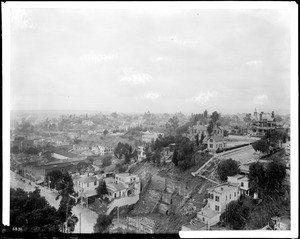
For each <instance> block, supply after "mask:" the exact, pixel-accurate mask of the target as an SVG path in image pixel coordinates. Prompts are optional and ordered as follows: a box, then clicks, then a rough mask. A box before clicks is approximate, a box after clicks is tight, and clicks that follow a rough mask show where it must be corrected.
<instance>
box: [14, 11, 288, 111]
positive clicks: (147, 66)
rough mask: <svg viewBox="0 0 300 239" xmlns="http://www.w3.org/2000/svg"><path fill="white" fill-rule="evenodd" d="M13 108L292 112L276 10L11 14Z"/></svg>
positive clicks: (283, 22)
mask: <svg viewBox="0 0 300 239" xmlns="http://www.w3.org/2000/svg"><path fill="white" fill-rule="evenodd" d="M11 16H12V17H11V109H25V110H31V109H38V110H41V109H46V110H49V109H50V110H52V109H53V110H99V111H107V110H109V111H117V112H145V111H147V110H150V111H151V112H154V113H156V112H170V113H172V112H178V111H181V112H184V113H192V112H194V113H199V112H202V111H203V110H204V109H208V111H209V112H211V111H212V110H217V111H219V112H223V113H235V112H240V113H242V112H253V110H254V108H257V109H258V110H262V111H268V110H272V109H274V110H289V108H290V53H291V50H290V23H289V16H288V15H287V13H286V12H285V11H278V10H203V9H202V10H180V11H179V10H176V11H175V10H168V9H166V8H165V9H160V8H159V7H158V9H157V11H142V10H139V11H136V10H133V9H131V10H117V9H115V10H101V9H13V10H12V11H11Z"/></svg>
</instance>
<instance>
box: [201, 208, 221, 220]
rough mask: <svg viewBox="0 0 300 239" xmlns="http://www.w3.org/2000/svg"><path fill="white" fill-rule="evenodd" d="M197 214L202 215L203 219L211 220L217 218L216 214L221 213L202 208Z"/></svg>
mask: <svg viewBox="0 0 300 239" xmlns="http://www.w3.org/2000/svg"><path fill="white" fill-rule="evenodd" d="M197 214H199V215H202V216H204V217H208V218H213V217H215V216H217V215H218V214H221V212H216V211H214V210H212V209H209V208H205V207H203V208H201V211H200V212H198V213H197Z"/></svg>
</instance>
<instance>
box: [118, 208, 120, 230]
mask: <svg viewBox="0 0 300 239" xmlns="http://www.w3.org/2000/svg"><path fill="white" fill-rule="evenodd" d="M119 226H120V212H119V206H118V227H119Z"/></svg>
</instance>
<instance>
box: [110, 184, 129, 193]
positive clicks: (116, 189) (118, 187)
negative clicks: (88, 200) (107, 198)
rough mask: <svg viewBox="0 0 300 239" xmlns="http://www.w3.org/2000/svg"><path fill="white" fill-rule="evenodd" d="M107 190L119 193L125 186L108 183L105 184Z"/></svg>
mask: <svg viewBox="0 0 300 239" xmlns="http://www.w3.org/2000/svg"><path fill="white" fill-rule="evenodd" d="M107 188H108V189H110V188H112V190H113V191H114V192H115V191H121V190H124V189H126V188H125V186H124V185H123V183H115V182H110V183H108V184H107Z"/></svg>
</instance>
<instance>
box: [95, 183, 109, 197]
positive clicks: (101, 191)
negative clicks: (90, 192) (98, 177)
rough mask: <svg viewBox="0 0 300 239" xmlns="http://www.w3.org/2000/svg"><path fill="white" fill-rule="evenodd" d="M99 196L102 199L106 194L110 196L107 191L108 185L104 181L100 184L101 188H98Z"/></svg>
mask: <svg viewBox="0 0 300 239" xmlns="http://www.w3.org/2000/svg"><path fill="white" fill-rule="evenodd" d="M97 194H98V195H99V196H100V197H102V196H104V195H106V194H108V191H107V187H106V183H105V181H104V180H102V181H101V182H100V183H99V186H98V187H97Z"/></svg>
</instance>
